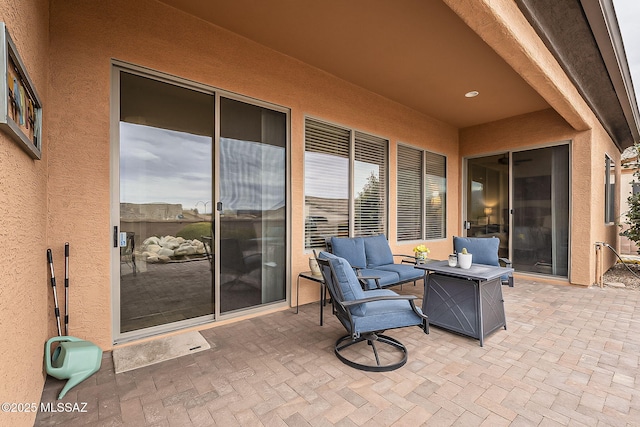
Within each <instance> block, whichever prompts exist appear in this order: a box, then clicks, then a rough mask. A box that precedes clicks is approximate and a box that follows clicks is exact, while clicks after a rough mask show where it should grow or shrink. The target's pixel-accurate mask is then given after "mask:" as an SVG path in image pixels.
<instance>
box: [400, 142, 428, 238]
mask: <svg viewBox="0 0 640 427" xmlns="http://www.w3.org/2000/svg"><path fill="white" fill-rule="evenodd" d="M396 194H397V195H398V200H397V216H398V219H397V221H398V222H397V236H398V240H399V241H402V240H420V239H422V228H423V227H422V209H421V208H420V207H421V206H422V150H416V149H415V148H411V147H407V146H404V145H399V146H398V189H397V191H396Z"/></svg>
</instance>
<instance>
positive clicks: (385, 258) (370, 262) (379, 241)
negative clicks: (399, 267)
mask: <svg viewBox="0 0 640 427" xmlns="http://www.w3.org/2000/svg"><path fill="white" fill-rule="evenodd" d="M363 240H364V250H365V254H366V259H367V267H369V268H375V267H378V266H380V265H387V264H393V262H394V261H393V254H392V253H391V248H390V247H389V242H388V241H387V238H386V237H385V236H384V234H378V235H377V236H371V237H367V238H366V239H363Z"/></svg>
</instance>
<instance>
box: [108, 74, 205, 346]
mask: <svg viewBox="0 0 640 427" xmlns="http://www.w3.org/2000/svg"><path fill="white" fill-rule="evenodd" d="M213 106H214V102H213V95H211V94H206V93H201V92H197V91H193V90H190V89H186V88H183V87H179V86H175V85H170V84H167V83H164V82H160V81H157V80H152V79H149V78H145V77H142V76H138V75H134V74H129V73H126V72H122V73H121V74H120V174H119V178H120V233H121V234H120V239H119V240H121V242H120V331H119V332H120V333H126V332H131V331H135V330H139V329H145V328H150V327H154V326H158V325H163V324H167V323H173V322H178V321H183V320H186V319H193V318H197V317H201V316H212V314H213V313H214V294H213V276H212V269H211V262H210V261H211V257H210V256H209V257H208V256H207V254H211V253H212V252H211V246H210V245H211V230H212V213H211V208H212V205H211V199H212V177H213V168H212V155H213V150H212V147H213V120H212V117H213V112H214V107H213ZM125 236H126V237H125ZM123 243H124V244H123Z"/></svg>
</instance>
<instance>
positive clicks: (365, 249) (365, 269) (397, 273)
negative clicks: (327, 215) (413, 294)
mask: <svg viewBox="0 0 640 427" xmlns="http://www.w3.org/2000/svg"><path fill="white" fill-rule="evenodd" d="M326 242H327V249H328V250H329V251H330V252H331V253H333V254H334V255H336V256H338V257H340V258H344V259H346V260H347V261H348V262H349V264H351V267H353V268H354V269H355V270H356V273H357V274H358V276H361V277H367V278H368V279H364V280H362V281H363V282H364V283H365V285H366V288H367V289H375V288H378V287H380V288H387V287H389V286H395V285H400V284H403V283H409V282H413V283H414V285H415V283H416V281H417V280H420V279H424V275H425V271H424V270H421V269H417V268H415V266H414V264H411V263H398V264H396V263H395V260H394V257H400V256H401V257H404V258H414V257H413V256H411V255H394V254H393V253H392V252H391V248H390V247H389V242H388V241H387V238H386V237H385V236H384V234H379V235H377V236H367V237H331V238H328V239H327V240H326ZM373 277H375V278H377V280H374V279H372V278H373Z"/></svg>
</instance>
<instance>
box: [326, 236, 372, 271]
mask: <svg viewBox="0 0 640 427" xmlns="http://www.w3.org/2000/svg"><path fill="white" fill-rule="evenodd" d="M331 251H332V252H333V254H334V255H336V256H339V257H340V258H344V259H346V260H347V262H349V264H351V266H352V267H356V268H364V267H366V266H367V257H366V256H365V247H364V240H363V239H362V237H353V238H349V237H332V238H331Z"/></svg>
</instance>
